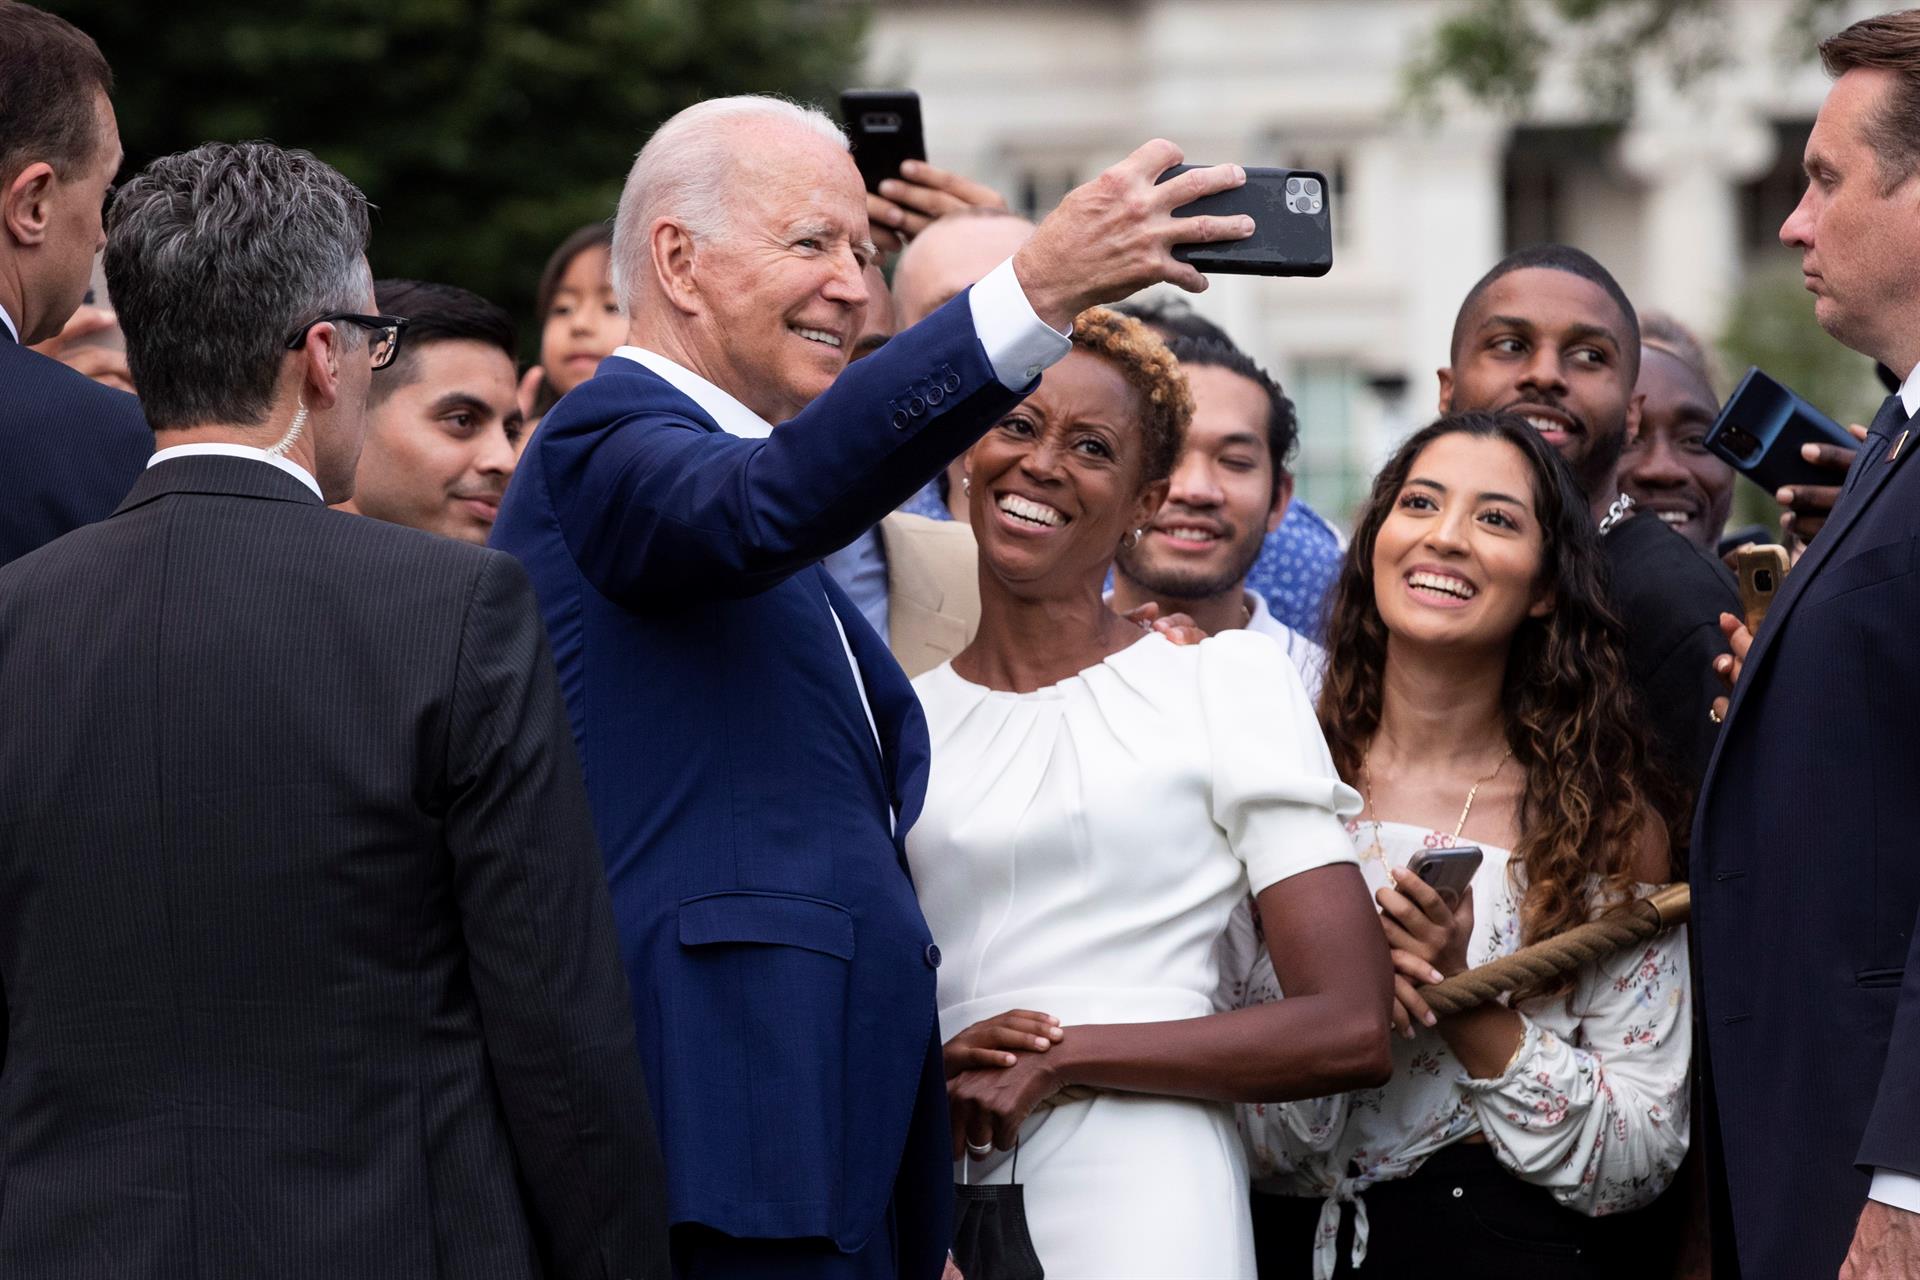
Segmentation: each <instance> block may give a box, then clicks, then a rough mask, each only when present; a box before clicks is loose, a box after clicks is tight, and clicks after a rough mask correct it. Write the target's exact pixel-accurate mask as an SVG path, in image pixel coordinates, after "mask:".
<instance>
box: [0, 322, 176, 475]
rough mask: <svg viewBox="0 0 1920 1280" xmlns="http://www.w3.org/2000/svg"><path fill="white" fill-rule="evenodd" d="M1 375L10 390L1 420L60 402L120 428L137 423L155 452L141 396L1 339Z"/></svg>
mask: <svg viewBox="0 0 1920 1280" xmlns="http://www.w3.org/2000/svg"><path fill="white" fill-rule="evenodd" d="M0 375H3V376H4V377H5V379H6V382H7V387H8V392H9V394H8V395H6V396H5V397H0V419H6V418H13V419H16V420H27V419H28V417H29V415H32V414H33V413H34V411H35V409H36V408H43V407H45V406H46V405H47V404H48V403H49V402H50V401H51V402H57V403H58V404H59V406H60V407H61V408H62V409H63V410H66V411H69V412H73V413H80V414H85V415H87V416H88V417H89V418H90V419H92V420H93V421H97V422H99V423H102V424H106V425H108V426H112V427H116V428H128V427H132V428H137V429H138V430H139V431H141V432H142V433H144V434H145V435H146V437H147V439H146V444H147V452H149V453H151V452H152V451H153V438H152V432H151V431H150V430H148V427H147V419H146V415H145V414H143V413H142V412H141V411H140V401H139V400H137V399H135V398H134V397H133V396H132V395H130V394H128V393H127V392H125V391H121V390H119V389H117V388H114V387H109V386H104V385H102V384H101V383H98V382H95V381H94V380H93V379H92V378H89V377H87V376H86V375H85V374H83V373H80V372H78V371H77V370H75V369H72V368H70V367H68V366H67V365H64V364H62V363H60V361H58V360H55V359H53V358H52V357H51V356H43V355H41V354H40V353H39V352H38V351H34V350H32V349H30V348H27V347H23V346H20V345H19V344H18V343H13V342H4V341H0Z"/></svg>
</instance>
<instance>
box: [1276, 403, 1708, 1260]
mask: <svg viewBox="0 0 1920 1280" xmlns="http://www.w3.org/2000/svg"><path fill="white" fill-rule="evenodd" d="M1604 564H1605V561H1604V559H1603V553H1602V551H1601V549H1600V545H1599V542H1598V540H1597V537H1596V535H1595V533H1594V531H1593V527H1592V524H1591V522H1590V517H1589V516H1588V514H1587V504H1586V501H1585V499H1584V498H1582V497H1581V496H1580V494H1579V493H1578V491H1577V490H1575V489H1574V487H1573V481H1572V478H1571V476H1570V475H1569V474H1568V473H1567V471H1566V468H1565V467H1564V466H1563V465H1562V464H1561V462H1560V459H1559V457H1558V455H1557V454H1555V453H1554V451H1553V449H1552V448H1551V447H1550V446H1549V445H1547V444H1546V443H1545V441H1544V440H1542V438H1541V436H1540V435H1539V433H1538V432H1537V431H1535V430H1534V428H1532V427H1531V426H1529V425H1528V424H1527V423H1526V422H1525V421H1524V420H1523V419H1520V418H1516V417H1513V416H1512V415H1508V414H1484V413H1479V414H1461V415H1458V416H1456V417H1451V418H1443V419H1441V420H1440V421H1439V422H1437V423H1435V424H1434V425H1433V426H1431V427H1428V428H1426V429H1425V430H1423V431H1421V432H1419V433H1417V434H1415V435H1414V436H1413V438H1412V439H1410V440H1409V441H1407V443H1406V444H1405V445H1404V446H1403V447H1402V448H1401V450H1400V451H1399V452H1398V453H1397V454H1396V455H1395V456H1394V457H1393V458H1392V459H1391V460H1389V461H1388V463H1387V465H1386V467H1385V468H1383V469H1382V471H1381V473H1380V476H1379V478H1378V479H1377V480H1376V481H1375V483H1374V490H1373V495H1372V498H1371V499H1370V501H1369V502H1368V505H1367V507H1366V509H1365V510H1364V511H1363V513H1362V515H1361V518H1360V522H1359V527H1358V528H1357V529H1356V531H1355V533H1354V539H1353V544H1352V547H1351V549H1350V550H1349V552H1348V556H1347V561H1346V564H1345V567H1344V568H1343V569H1342V570H1341V575H1340V580H1339V583H1338V585H1337V586H1336V587H1335V590H1334V600H1333V607H1332V610H1331V614H1330V621H1329V627H1328V632H1327V634H1328V640H1329V649H1330V652H1332V653H1333V654H1334V655H1335V656H1334V658H1333V660H1332V662H1331V663H1330V664H1329V667H1328V672H1327V684H1326V690H1325V692H1324V693H1323V695H1322V699H1321V704H1320V716H1321V721H1322V724H1323V726H1324V727H1325V729H1326V731H1327V740H1328V742H1329V744H1330V747H1331V750H1332V753H1333V756H1334V759H1335V760H1336V761H1337V762H1338V763H1339V765H1340V770H1341V774H1342V776H1344V777H1347V778H1349V779H1352V780H1353V781H1354V782H1355V783H1357V784H1359V786H1360V789H1361V791H1362V793H1363V795H1364V797H1365V800H1366V807H1365V809H1364V811H1363V812H1362V814H1361V816H1360V819H1359V821H1357V822H1355V823H1352V824H1350V828H1351V830H1352V833H1353V835H1352V839H1353V842H1354V846H1355V848H1356V849H1357V850H1358V851H1359V853H1360V857H1361V865H1362V869H1363V871H1364V872H1365V874H1366V876H1367V880H1368V883H1369V885H1371V886H1372V887H1373V888H1374V889H1375V890H1376V891H1377V895H1378V898H1379V901H1380V903H1381V906H1382V925H1381V928H1382V929H1383V931H1384V933H1385V934H1386V937H1387V939H1388V942H1389V944H1390V945H1391V946H1392V947H1393V949H1394V950H1393V959H1394V963H1395V967H1396V969H1397V971H1398V972H1397V974H1396V978H1395V991H1396V1010H1395V1025H1396V1027H1397V1028H1398V1029H1399V1030H1400V1031H1401V1033H1402V1038H1400V1039H1398V1040H1396V1041H1395V1051H1394V1073H1393V1079H1392V1080H1390V1081H1389V1082H1387V1084H1386V1085H1385V1086H1384V1087H1377V1088H1375V1087H1370V1088H1365V1089H1359V1090H1353V1091H1350V1092H1347V1093H1344V1094H1340V1095H1337V1096H1333V1097H1328V1098H1322V1099H1316V1100H1314V1101H1312V1102H1309V1103H1290V1104H1285V1105H1278V1106H1276V1105H1263V1106H1256V1107H1250V1108H1245V1109H1243V1113H1242V1116H1243V1121H1244V1123H1245V1127H1246V1132H1247V1137H1248V1140H1249V1146H1250V1150H1251V1154H1252V1161H1253V1164H1254V1172H1255V1177H1256V1184H1257V1185H1258V1187H1259V1189H1260V1190H1261V1191H1262V1192H1263V1193H1265V1194H1259V1195H1256V1196H1255V1197H1254V1200H1255V1202H1256V1209H1255V1224H1256V1233H1257V1239H1258V1243H1259V1250H1260V1271H1261V1275H1262V1276H1263V1277H1266V1278H1267V1280H1282V1278H1283V1277H1295V1276H1297V1277H1300V1278H1301V1280H1306V1278H1307V1277H1313V1280H1339V1278H1343V1277H1349V1276H1352V1277H1358V1280H1368V1278H1369V1277H1374V1276H1378V1277H1381V1280H1394V1278H1395V1277H1399V1276H1416V1275H1417V1276H1473V1277H1475V1278H1476V1280H1534V1277H1539V1276H1552V1277H1554V1278H1555V1280H1585V1278H1589V1277H1590V1278H1592V1280H1601V1278H1602V1277H1609V1276H1619V1275H1628V1274H1636V1273H1638V1272H1640V1271H1645V1272H1646V1273H1648V1274H1654V1273H1656V1272H1657V1273H1659V1274H1665V1268H1666V1266H1667V1264H1668V1263H1669V1262H1670V1259H1668V1258H1662V1257H1659V1256H1658V1241H1657V1239H1656V1237H1655V1233H1654V1232H1652V1231H1651V1230H1649V1227H1650V1226H1651V1225H1652V1224H1646V1223H1642V1224H1640V1225H1639V1230H1638V1232H1637V1233H1636V1236H1637V1238H1636V1240H1635V1241H1634V1242H1633V1244H1634V1245H1635V1246H1636V1247H1635V1256H1634V1259H1633V1261H1632V1262H1627V1261H1626V1260H1624V1259H1620V1258H1614V1257H1610V1256H1609V1254H1610V1252H1611V1251H1613V1250H1615V1249H1618V1248H1619V1246H1620V1245H1621V1244H1622V1243H1623V1239H1622V1233H1619V1232H1614V1231H1611V1230H1608V1229H1606V1228H1605V1227H1603V1226H1601V1225H1600V1224H1599V1223H1598V1222H1597V1221H1596V1220H1597V1219H1602V1218H1605V1217H1608V1216H1611V1215H1613V1214H1617V1213H1620V1212H1622V1211H1625V1210H1631V1209H1636V1208H1639V1207H1641V1206H1644V1205H1646V1204H1648V1203H1649V1202H1651V1201H1652V1200H1653V1199H1654V1198H1655V1197H1656V1196H1658V1195H1659V1194H1660V1193H1661V1192H1662V1191H1663V1190H1664V1189H1665V1188H1666V1186H1667V1185H1668V1183H1669V1182H1670V1181H1671V1180H1672V1179H1673V1175H1674V1171H1675V1170H1676V1169H1677V1168H1678V1167H1679V1164H1680V1160H1681V1158H1682V1157H1683V1156H1684V1155H1685V1154H1686V1150H1687V1065H1688V1053H1689V1033H1688V1016H1689V1014H1688V991H1687V944H1686V936H1685V933H1684V931H1681V930H1674V931H1673V932H1671V933H1668V934H1666V935H1665V936H1663V937H1661V938H1657V939H1655V940H1653V941H1651V942H1649V943H1646V944H1644V945H1641V946H1637V947H1634V948H1631V949H1630V950H1628V951H1625V952H1622V953H1621V954H1619V955H1618V956H1615V957H1613V958H1611V959H1609V960H1606V961H1604V962H1602V963H1600V964H1598V965H1595V966H1593V967H1592V968H1590V969H1588V970H1586V971H1585V972H1583V973H1582V974H1581V975H1580V976H1579V978H1578V980H1577V981H1573V982H1568V983H1565V984H1562V985H1559V986H1555V987H1552V988H1550V989H1547V990H1544V991H1540V990H1536V991H1534V992H1531V993H1530V994H1527V995H1526V996H1524V997H1523V998H1520V999H1516V1000H1514V1001H1513V1002H1512V1003H1511V1004H1510V1005H1507V1004H1490V1005H1485V1006H1482V1007H1480V1008H1477V1009H1469V1010H1466V1011H1463V1012H1461V1013H1459V1014H1456V1015H1454V1016H1452V1017H1448V1018H1432V1017H1431V1011H1430V1010H1429V1009H1428V1008H1427V1006H1426V1004H1425V1003H1424V1002H1423V1001H1422V1000H1421V999H1420V995H1419V987H1420V986H1422V985H1424V984H1426V983H1429V982H1434V981H1438V980H1439V979H1440V978H1441V977H1442V976H1443V975H1445V976H1451V975H1453V974H1455V973H1458V972H1460V971H1461V970H1462V969H1465V968H1467V967H1468V966H1470V965H1478V964H1483V963H1485V962H1486V961H1488V960H1491V959H1494V958H1495V957H1498V956H1502V955H1506V954H1509V953H1511V952H1512V951H1514V950H1516V949H1517V948H1518V947H1520V946H1522V945H1524V944H1527V943H1531V942H1537V941H1540V940H1542V939H1545V938H1550V937H1553V936H1555V935H1556V934H1560V933H1564V932H1565V931H1566V930H1568V929H1570V928H1572V927H1574V926H1576V925H1578V924H1581V923H1583V922H1584V921H1586V920H1587V919H1588V918H1589V917H1590V916H1592V915H1593V914H1594V913H1596V912H1598V911H1601V910H1603V909H1605V908H1606V907H1607V906H1609V905H1611V904H1613V903H1616V902H1618V901H1620V900H1621V899H1623V898H1625V897H1627V896H1630V895H1632V894H1635V893H1637V892H1639V891H1640V890H1641V889H1642V888H1644V886H1638V885H1636V883H1635V882H1636V881H1637V880H1646V879H1651V878H1655V877H1661V878H1663V877H1664V868H1665V865H1666V861H1667V834H1666V833H1667V829H1668V825H1669V823H1670V822H1671V821H1672V819H1673V818H1674V817H1676V816H1678V815H1677V814H1675V813H1666V814H1665V815H1664V816H1663V815H1662V813H1661V812H1660V810H1662V809H1665V808H1667V807H1668V805H1669V803H1670V798H1669V797H1667V796H1665V795H1661V796H1659V797H1657V799H1658V801H1659V802H1660V803H1658V804H1656V803H1655V800H1656V797H1652V796H1650V795H1649V787H1653V786H1658V775H1656V774H1655V773H1654V772H1653V770H1651V769H1650V768H1649V766H1648V761H1647V752H1646V748H1645V745H1644V736H1643V730H1642V722H1641V721H1640V720H1639V719H1638V717H1637V716H1635V714H1634V712H1633V705H1632V698H1631V695H1630V694H1629V692H1628V689H1627V684H1626V665H1625V659H1624V657H1623V656H1622V647H1621V644H1620V640H1621V637H1620V626H1619V624H1618V623H1617V622H1616V621H1614V619H1613V617H1612V615H1611V614H1610V613H1608V611H1607V609H1606V606H1605V603H1604V601H1605V599H1606V595H1605V576H1604ZM1456 843H1457V844H1461V845H1467V844H1473V845H1478V846H1479V847H1480V848H1481V850H1482V851H1483V853H1484V855H1485V859H1484V861H1483V862H1482V864H1481V867H1480V870H1479V873H1478V875H1477V876H1476V877H1475V879H1474V881H1473V883H1472V885H1471V887H1470V889H1469V891H1468V892H1467V893H1466V894H1465V896H1464V897H1462V898H1461V899H1460V900H1459V903H1458V905H1457V906H1456V907H1455V908H1454V909H1451V910H1450V909H1449V908H1448V906H1447V903H1446V902H1445V901H1444V900H1442V899H1441V898H1440V897H1439V896H1438V895H1436V894H1435V893H1434V891H1433V890H1432V889H1431V888H1428V887H1427V886H1425V885H1423V884H1422V883H1421V882H1420V881H1419V880H1418V879H1417V878H1415V877H1413V876H1411V875H1409V874H1408V873H1407V871H1406V865H1407V861H1408V859H1409V858H1410V857H1412V856H1413V855H1414V854H1415V853H1418V852H1420V851H1421V850H1424V849H1433V848H1440V847H1446V846H1449V845H1454V844H1456ZM1245 933H1246V934H1247V936H1248V938H1249V941H1250V940H1251V937H1252V933H1253V931H1252V930H1251V929H1250V928H1249V929H1247V930H1245ZM1245 954H1246V955H1247V956H1248V959H1249V964H1250V965H1251V966H1252V972H1253V978H1252V980H1251V983H1250V986H1251V990H1250V992H1249V993H1248V997H1249V998H1251V999H1255V1000H1258V999H1277V998H1279V996H1280V994H1281V992H1282V991H1285V992H1287V993H1288V994H1289V995H1291V991H1292V988H1291V986H1290V984H1289V983H1288V982H1287V980H1286V978H1285V975H1281V977H1280V979H1279V982H1278V983H1277V984H1275V982H1274V981H1273V973H1272V971H1271V970H1270V969H1266V968H1265V966H1264V965H1261V964H1260V963H1259V961H1258V958H1257V952H1255V951H1254V950H1253V948H1252V947H1251V945H1249V946H1248V947H1247V948H1246V951H1245ZM1281 1003H1283V1004H1284V1003H1287V1001H1285V1000H1282V1001H1281ZM1635 1264H1637V1265H1635Z"/></svg>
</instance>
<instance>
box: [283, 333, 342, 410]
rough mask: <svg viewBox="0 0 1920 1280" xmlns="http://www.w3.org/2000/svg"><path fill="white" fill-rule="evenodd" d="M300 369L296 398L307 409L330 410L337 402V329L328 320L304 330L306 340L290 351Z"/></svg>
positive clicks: (339, 346) (339, 342) (339, 352)
mask: <svg viewBox="0 0 1920 1280" xmlns="http://www.w3.org/2000/svg"><path fill="white" fill-rule="evenodd" d="M294 355H295V357H296V358H297V360H298V362H299V363H298V369H299V372H300V384H301V385H300V397H301V399H302V400H303V401H304V402H305V403H306V406H307V408H309V409H331V408H333V406H334V405H336V404H338V403H339V402H340V367H341V366H340V362H341V361H342V360H344V359H346V358H347V353H346V352H345V351H344V350H342V338H341V333H340V329H339V327H338V326H337V325H335V324H333V323H332V322H328V323H326V324H317V325H315V326H313V328H311V329H309V330H307V340H306V342H305V343H304V344H303V345H302V346H301V347H300V349H299V350H298V351H296V352H294Z"/></svg>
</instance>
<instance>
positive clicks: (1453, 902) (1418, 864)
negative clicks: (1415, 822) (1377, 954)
mask: <svg viewBox="0 0 1920 1280" xmlns="http://www.w3.org/2000/svg"><path fill="white" fill-rule="evenodd" d="M1482 856H1483V855H1482V854H1481V851H1480V850H1479V849H1478V848H1475V847H1474V846H1472V845H1464V846H1461V847H1459V848H1455V849H1425V850H1422V851H1421V852H1419V853H1416V854H1414V855H1413V857H1412V858H1411V859H1409V860H1408V862H1407V865H1406V867H1405V869H1404V870H1395V871H1394V872H1393V887H1392V888H1390V889H1382V890H1380V892H1379V893H1377V894H1375V895H1374V896H1375V898H1376V899H1378V901H1379V903H1380V927H1381V928H1382V929H1383V930H1384V931H1385V932H1386V935H1387V947H1388V950H1389V953H1390V955H1391V958H1392V960H1393V969H1394V976H1393V1028H1394V1030H1396V1031H1398V1032H1399V1033H1400V1034H1401V1035H1402V1036H1405V1037H1406V1038H1407V1039H1409V1040H1410V1039H1412V1038H1413V1037H1414V1035H1415V1024H1419V1025H1423V1026H1429V1027H1431V1026H1433V1025H1435V1024H1436V1022H1437V1021H1438V1019H1436V1018H1435V1016H1434V1014H1433V1010H1432V1009H1430V1008H1429V1007H1428V1006H1427V1002H1426V1001H1425V1000H1423V999H1421V998H1420V990H1419V989H1420V988H1421V987H1423V986H1428V985H1430V984H1432V983H1435V982H1439V981H1440V980H1441V979H1442V978H1443V977H1444V976H1445V975H1446V974H1449V973H1458V972H1460V971H1461V970H1462V969H1465V968H1466V967H1467V942H1468V939H1469V938H1470V937H1471V936H1472V933H1473V906H1472V887H1473V877H1474V873H1475V872H1477V871H1478V870H1479V869H1480V863H1481V861H1482Z"/></svg>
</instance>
